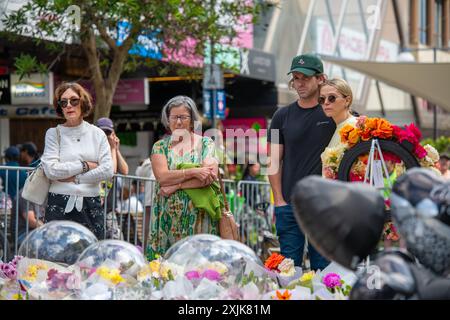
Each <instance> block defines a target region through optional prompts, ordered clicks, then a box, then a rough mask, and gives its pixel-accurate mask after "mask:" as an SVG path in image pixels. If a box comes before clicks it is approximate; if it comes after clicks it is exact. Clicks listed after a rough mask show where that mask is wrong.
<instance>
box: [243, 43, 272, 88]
mask: <svg viewBox="0 0 450 320" xmlns="http://www.w3.org/2000/svg"><path fill="white" fill-rule="evenodd" d="M240 62H241V63H240V74H241V75H242V76H245V77H248V78H253V79H259V80H266V81H273V82H275V77H276V73H275V56H274V55H273V54H271V53H268V52H264V51H259V50H254V49H241V61H240Z"/></svg>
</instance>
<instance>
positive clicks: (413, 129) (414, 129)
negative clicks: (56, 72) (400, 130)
mask: <svg viewBox="0 0 450 320" xmlns="http://www.w3.org/2000/svg"><path fill="white" fill-rule="evenodd" d="M405 128H406V130H407V131H409V132H411V133H412V134H413V135H414V136H415V137H416V139H417V140H418V141H420V140H421V139H422V133H421V132H420V130H419V128H417V127H416V125H415V124H414V123H411V124H410V125H409V126H405Z"/></svg>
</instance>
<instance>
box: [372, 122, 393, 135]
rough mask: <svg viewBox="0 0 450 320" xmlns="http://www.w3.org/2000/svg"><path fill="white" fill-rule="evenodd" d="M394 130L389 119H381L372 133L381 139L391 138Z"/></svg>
mask: <svg viewBox="0 0 450 320" xmlns="http://www.w3.org/2000/svg"><path fill="white" fill-rule="evenodd" d="M392 131H393V128H392V125H391V124H390V122H389V121H387V120H385V119H379V120H378V126H377V129H376V130H374V131H373V133H372V135H373V136H374V137H378V138H381V139H390V138H392Z"/></svg>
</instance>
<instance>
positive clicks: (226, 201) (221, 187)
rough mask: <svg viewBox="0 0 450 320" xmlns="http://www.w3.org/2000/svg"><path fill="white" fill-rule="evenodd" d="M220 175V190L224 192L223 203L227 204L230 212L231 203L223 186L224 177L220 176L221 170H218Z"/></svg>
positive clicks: (226, 208) (227, 209) (226, 207)
mask: <svg viewBox="0 0 450 320" xmlns="http://www.w3.org/2000/svg"><path fill="white" fill-rule="evenodd" d="M218 176H219V184H220V191H221V192H222V195H223V203H224V205H225V210H226V211H227V212H229V211H230V205H229V204H228V200H227V196H226V194H225V188H224V186H223V181H222V177H221V176H220V170H219V172H218Z"/></svg>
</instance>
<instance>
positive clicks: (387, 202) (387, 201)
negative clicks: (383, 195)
mask: <svg viewBox="0 0 450 320" xmlns="http://www.w3.org/2000/svg"><path fill="white" fill-rule="evenodd" d="M384 205H385V206H386V207H387V208H390V207H391V200H390V199H386V200H384Z"/></svg>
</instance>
